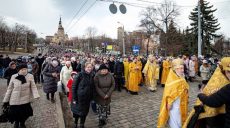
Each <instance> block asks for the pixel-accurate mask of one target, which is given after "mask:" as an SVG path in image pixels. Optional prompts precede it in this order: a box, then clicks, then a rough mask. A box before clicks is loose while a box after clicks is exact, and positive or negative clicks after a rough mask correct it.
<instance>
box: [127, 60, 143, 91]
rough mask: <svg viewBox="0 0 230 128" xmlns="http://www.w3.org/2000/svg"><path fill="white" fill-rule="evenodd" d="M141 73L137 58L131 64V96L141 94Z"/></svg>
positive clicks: (129, 80) (129, 86)
mask: <svg viewBox="0 0 230 128" xmlns="http://www.w3.org/2000/svg"><path fill="white" fill-rule="evenodd" d="M140 71H141V67H140V65H139V64H138V63H137V58H136V57H135V58H134V59H133V62H132V63H130V64H129V77H128V90H129V91H130V93H131V94H138V92H139V82H140V78H139V72H140Z"/></svg>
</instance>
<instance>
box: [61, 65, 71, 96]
mask: <svg viewBox="0 0 230 128" xmlns="http://www.w3.org/2000/svg"><path fill="white" fill-rule="evenodd" d="M72 71H73V68H72V66H71V62H70V61H66V62H65V66H64V67H62V69H61V73H60V81H61V83H62V84H63V86H64V88H65V93H67V95H68V93H69V88H68V87H67V83H68V81H69V79H70V78H71V72H72Z"/></svg>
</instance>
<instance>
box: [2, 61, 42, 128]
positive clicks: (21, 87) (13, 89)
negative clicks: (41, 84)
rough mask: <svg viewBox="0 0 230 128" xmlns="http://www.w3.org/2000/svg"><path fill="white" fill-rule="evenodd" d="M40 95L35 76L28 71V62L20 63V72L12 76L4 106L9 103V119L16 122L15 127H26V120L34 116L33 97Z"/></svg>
mask: <svg viewBox="0 0 230 128" xmlns="http://www.w3.org/2000/svg"><path fill="white" fill-rule="evenodd" d="M39 97H40V96H39V94H38V90H37V87H36V85H35V82H34V76H33V75H32V74H29V73H28V69H27V65H26V64H22V65H19V66H18V73H17V74H14V75H13V76H12V77H11V80H10V83H9V85H8V88H7V91H6V94H5V97H4V99H3V103H4V104H3V107H4V108H6V107H7V106H8V105H9V112H8V119H9V122H11V123H14V128H26V126H25V121H26V120H27V119H28V118H29V117H30V116H33V109H32V107H31V105H30V102H31V99H33V98H35V99H37V98H39Z"/></svg>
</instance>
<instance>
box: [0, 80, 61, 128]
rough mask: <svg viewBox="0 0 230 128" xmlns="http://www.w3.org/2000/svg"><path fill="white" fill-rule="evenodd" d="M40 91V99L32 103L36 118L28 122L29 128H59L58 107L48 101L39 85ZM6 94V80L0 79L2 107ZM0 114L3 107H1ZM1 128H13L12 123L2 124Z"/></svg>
mask: <svg viewBox="0 0 230 128" xmlns="http://www.w3.org/2000/svg"><path fill="white" fill-rule="evenodd" d="M38 90H39V94H40V96H41V97H40V99H39V100H35V101H33V103H32V108H33V110H34V116H32V117H30V118H29V119H28V120H27V121H26V126H27V128H58V123H57V118H56V117H57V114H56V105H55V104H52V103H51V102H50V101H47V100H46V98H45V95H44V93H43V91H42V88H41V86H39V85H38ZM5 92H6V80H3V79H0V101H1V102H0V103H1V105H2V100H3V98H4V95H5ZM0 112H2V110H1V106H0ZM0 128H13V124H11V123H2V124H0Z"/></svg>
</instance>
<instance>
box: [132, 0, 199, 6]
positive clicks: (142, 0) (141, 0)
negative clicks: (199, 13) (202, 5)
mask: <svg viewBox="0 0 230 128" xmlns="http://www.w3.org/2000/svg"><path fill="white" fill-rule="evenodd" d="M137 1H140V2H145V3H152V4H158V5H167V4H165V3H158V2H153V1H147V0H137ZM175 6H178V7H194V6H196V5H175Z"/></svg>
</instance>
